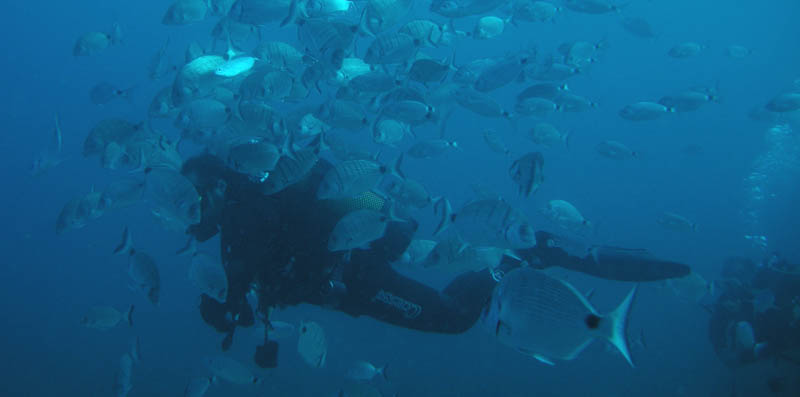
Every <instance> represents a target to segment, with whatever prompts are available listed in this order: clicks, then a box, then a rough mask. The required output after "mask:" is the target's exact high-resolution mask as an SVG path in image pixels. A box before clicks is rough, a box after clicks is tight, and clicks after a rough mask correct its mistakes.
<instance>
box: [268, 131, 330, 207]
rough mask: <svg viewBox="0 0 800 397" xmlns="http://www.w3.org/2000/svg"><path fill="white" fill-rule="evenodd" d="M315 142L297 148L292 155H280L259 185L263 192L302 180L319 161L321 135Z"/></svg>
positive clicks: (276, 190)
mask: <svg viewBox="0 0 800 397" xmlns="http://www.w3.org/2000/svg"><path fill="white" fill-rule="evenodd" d="M317 142H318V143H317V144H316V145H311V146H309V147H306V148H303V149H301V150H297V151H295V152H294V156H292V157H290V156H281V158H280V159H279V160H278V163H277V164H275V169H274V170H273V171H272V172H271V173H270V175H269V177H268V178H267V180H265V181H264V182H263V183H262V184H261V185H260V187H261V191H262V192H263V193H264V194H267V195H269V194H274V193H278V192H280V191H282V190H283V189H286V188H287V187H289V186H292V185H294V184H295V183H297V182H300V181H301V180H303V178H305V177H306V175H308V173H309V172H311V169H312V168H314V166H315V165H316V164H317V162H318V161H319V153H320V152H321V150H322V147H323V143H324V142H323V141H322V139H321V136H318V137H317Z"/></svg>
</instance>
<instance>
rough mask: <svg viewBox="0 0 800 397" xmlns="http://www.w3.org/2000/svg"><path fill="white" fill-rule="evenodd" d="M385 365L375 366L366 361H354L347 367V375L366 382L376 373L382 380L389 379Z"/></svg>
mask: <svg viewBox="0 0 800 397" xmlns="http://www.w3.org/2000/svg"><path fill="white" fill-rule="evenodd" d="M387 367H388V365H384V366H383V367H376V366H374V365H372V363H369V362H367V361H356V362H355V363H353V365H351V366H350V367H349V368H348V369H347V377H348V378H350V379H352V380H355V381H361V382H368V381H371V380H372V379H373V378H375V376H376V375H380V376H382V377H383V379H384V380H389V377H388V375H387V373H388V372H387V371H386V368H387Z"/></svg>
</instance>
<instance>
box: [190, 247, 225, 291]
mask: <svg viewBox="0 0 800 397" xmlns="http://www.w3.org/2000/svg"><path fill="white" fill-rule="evenodd" d="M189 280H191V281H192V282H193V283H194V285H195V286H196V287H197V288H198V289H199V290H200V292H202V293H204V294H206V295H208V296H210V297H211V298H214V299H216V300H217V301H218V302H219V303H225V301H226V300H227V299H228V276H227V275H226V274H225V269H224V268H223V267H222V262H221V261H220V260H219V259H217V258H215V257H213V256H211V255H210V254H207V253H205V252H197V253H195V254H194V255H192V262H191V265H189Z"/></svg>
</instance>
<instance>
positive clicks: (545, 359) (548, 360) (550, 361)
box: [533, 354, 556, 365]
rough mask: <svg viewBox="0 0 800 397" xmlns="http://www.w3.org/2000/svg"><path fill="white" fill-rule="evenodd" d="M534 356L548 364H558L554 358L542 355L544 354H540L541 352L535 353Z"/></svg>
mask: <svg viewBox="0 0 800 397" xmlns="http://www.w3.org/2000/svg"><path fill="white" fill-rule="evenodd" d="M533 358H535V359H537V360H539V361H541V362H543V363H545V364H547V365H556V364H555V363H554V362H553V361H552V360H550V359H549V358H547V357H545V356H542V355H539V354H534V355H533Z"/></svg>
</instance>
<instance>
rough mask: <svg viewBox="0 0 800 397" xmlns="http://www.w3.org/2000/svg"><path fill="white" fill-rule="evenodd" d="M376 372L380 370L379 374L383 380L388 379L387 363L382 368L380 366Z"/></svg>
mask: <svg viewBox="0 0 800 397" xmlns="http://www.w3.org/2000/svg"><path fill="white" fill-rule="evenodd" d="M378 372H380V373H381V376H383V380H385V381H388V380H389V364H386V365H384V366H383V368H381V369H380V371H378Z"/></svg>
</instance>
